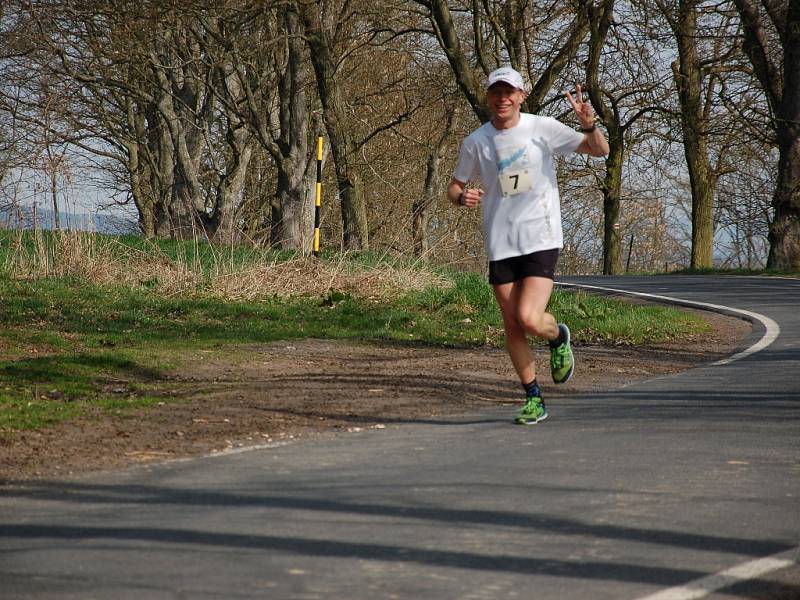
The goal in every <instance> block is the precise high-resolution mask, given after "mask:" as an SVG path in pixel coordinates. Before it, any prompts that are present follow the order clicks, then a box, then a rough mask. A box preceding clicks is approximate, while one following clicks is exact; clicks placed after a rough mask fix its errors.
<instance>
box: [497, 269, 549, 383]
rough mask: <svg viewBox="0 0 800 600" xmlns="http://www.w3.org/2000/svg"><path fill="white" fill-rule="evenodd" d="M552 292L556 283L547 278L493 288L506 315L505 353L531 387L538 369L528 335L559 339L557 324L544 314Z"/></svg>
mask: <svg viewBox="0 0 800 600" xmlns="http://www.w3.org/2000/svg"><path fill="white" fill-rule="evenodd" d="M552 291H553V281H552V280H551V279H548V278H546V277H526V278H525V279H522V280H520V281H515V282H513V283H503V284H499V285H495V286H494V295H495V298H496V299H497V303H498V304H499V305H500V312H501V313H502V315H503V325H504V328H505V333H506V350H507V351H508V354H509V356H510V357H511V362H512V364H513V365H514V369H515V370H516V371H517V375H518V376H519V379H520V381H521V382H522V383H523V384H525V383H530V382H531V381H533V380H534V379H535V377H536V365H535V363H534V357H533V352H532V351H531V348H530V345H529V344H528V339H527V335H532V336H536V337H540V338H542V339H545V340H554V339H556V338H557V337H558V325H557V323H556V320H555V318H554V317H553V315H551V314H550V313H548V312H546V311H545V309H546V308H547V303H548V301H549V300H550V294H551V293H552Z"/></svg>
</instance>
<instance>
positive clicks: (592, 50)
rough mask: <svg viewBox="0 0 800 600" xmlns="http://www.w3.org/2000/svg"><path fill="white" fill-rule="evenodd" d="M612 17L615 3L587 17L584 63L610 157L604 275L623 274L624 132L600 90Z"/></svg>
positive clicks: (605, 197)
mask: <svg viewBox="0 0 800 600" xmlns="http://www.w3.org/2000/svg"><path fill="white" fill-rule="evenodd" d="M613 14H614V0H604V1H603V2H602V3H601V4H599V5H598V6H597V7H592V8H591V12H590V13H589V20H590V22H591V36H590V40H589V60H588V61H587V63H586V81H587V84H588V86H589V89H588V93H589V99H590V100H591V102H592V106H593V107H594V110H595V112H596V113H597V116H598V117H599V119H600V121H602V122H603V123H604V124H605V127H606V129H607V131H608V146H609V153H608V156H607V157H606V176H605V178H604V179H603V185H602V191H603V274H604V275H617V274H619V273H621V272H622V241H621V240H622V232H621V230H620V225H619V220H620V215H621V202H620V196H621V190H622V164H623V161H624V158H625V130H624V128H623V127H622V125H621V124H620V118H619V114H618V112H617V110H616V107H615V106H611V107H609V106H608V104H607V103H606V101H605V100H604V99H603V91H602V89H601V87H600V74H599V72H600V56H601V54H602V51H603V46H604V45H605V42H606V38H607V37H608V31H609V29H610V28H611V20H612V17H613Z"/></svg>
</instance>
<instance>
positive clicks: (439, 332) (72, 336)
mask: <svg viewBox="0 0 800 600" xmlns="http://www.w3.org/2000/svg"><path fill="white" fill-rule="evenodd" d="M9 235H10V234H9V233H8V232H0V240H4V242H3V244H2V245H0V248H4V249H5V252H6V255H5V256H2V255H0V263H3V261H6V263H3V264H7V260H8V258H9V256H8V254H7V252H8V249H9V248H10V244H9V243H7V242H9V240H10V238H9ZM15 239H19V238H15ZM28 241H30V240H27V241H26V242H25V243H28ZM114 244H115V246H114V247H115V248H116V249H119V248H123V247H125V246H127V248H128V250H121V251H120V252H121V254H120V256H119V258H120V260H125V256H126V255H127V254H128V253H130V252H137V253H151V254H150V255H148V256H152V257H153V258H154V265H155V266H154V267H153V274H152V275H153V277H157V276H158V272H159V267H158V263H157V261H156V260H155V259H157V258H159V257H162V258H163V256H164V254H169V255H170V256H173V257H176V260H183V259H181V256H184V257H185V256H187V255H189V254H190V253H192V252H194V254H192V256H193V257H195V259H196V260H198V261H207V263H204V264H207V266H208V268H212V267H213V265H214V264H215V263H214V261H218V260H219V256H220V254H219V251H218V250H216V249H213V248H209V247H207V246H204V245H202V244H194V243H192V242H159V243H158V245H157V248H156V246H154V245H153V244H152V243H151V242H146V241H144V240H142V239H141V238H134V237H131V238H118V239H115V240H114ZM116 251H117V250H115V252H116ZM256 254H260V255H261V258H263V255H264V252H263V251H256V250H248V249H246V248H243V249H233V250H230V257H229V258H230V260H235V261H240V264H242V265H245V264H249V261H251V260H255V258H254V256H255V255H256ZM271 259H274V260H276V261H280V260H281V258H280V256H277V255H274V256H272V257H271ZM284 259H285V260H291V259H292V256H291V255H286V256H285V257H284ZM323 260H324V261H327V262H328V263H330V264H335V265H337V271H335V272H340V271H341V272H345V271H346V272H349V273H352V272H355V273H358V272H360V271H370V272H371V270H376V269H380V275H385V274H386V273H393V272H402V273H403V275H404V277H405V275H406V274H411V275H413V274H414V273H416V272H417V271H420V272H422V271H424V270H425V269H428V270H429V271H430V270H431V268H430V267H427V266H425V265H424V264H421V263H419V262H417V261H415V260H411V259H408V258H403V257H400V258H397V257H391V256H388V255H380V254H370V253H357V254H348V255H344V256H342V255H334V254H328V255H325V257H324V259H323ZM204 268H205V267H204ZM412 279H413V278H412ZM430 279H431V280H432V281H439V282H440V283H437V284H431V285H427V286H425V287H422V288H421V289H417V288H415V287H414V286H410V287H409V289H407V290H405V291H403V290H402V289H401V290H398V291H397V293H396V294H394V295H393V296H386V295H385V294H380V293H372V290H370V289H351V290H350V291H342V290H336V289H327V291H325V292H324V293H321V294H320V293H315V294H307V295H294V296H281V297H279V296H277V295H275V296H268V297H263V298H260V299H258V300H250V301H241V300H240V301H234V300H226V299H224V298H220V297H217V296H204V295H202V294H197V293H194V292H187V293H185V294H176V295H173V296H165V295H163V294H161V293H158V292H157V291H156V290H155V289H151V288H150V287H148V286H147V285H135V284H134V285H121V284H113V283H92V282H91V281H87V280H86V279H85V278H82V277H78V276H73V277H59V278H54V277H51V278H47V277H40V278H31V279H12V278H11V277H10V276H9V273H8V272H4V271H1V270H0V430H18V429H36V428H40V427H44V426H47V425H49V424H52V423H57V422H59V421H62V420H65V419H71V418H75V417H77V416H80V415H85V414H89V413H94V412H97V411H101V412H103V411H105V412H115V413H116V412H120V411H127V410H136V409H138V408H140V407H143V406H148V405H150V404H153V403H155V402H176V401H180V400H179V399H177V398H176V397H175V394H174V393H173V391H174V390H173V389H171V388H170V385H171V384H170V383H169V381H168V374H169V373H170V372H171V371H173V370H175V369H176V368H179V367H183V368H186V367H187V366H191V364H192V362H193V361H195V360H198V357H199V356H200V352H206V353H209V352H210V354H205V358H209V357H214V356H217V357H223V356H224V357H228V358H229V357H231V356H232V355H233V354H235V353H237V352H240V351H242V350H241V349H242V347H243V346H246V345H249V344H258V343H269V342H274V341H279V340H292V339H300V338H309V337H311V338H328V339H356V340H386V341H398V342H404V343H415V344H434V345H449V346H476V345H484V344H489V345H494V346H502V344H503V333H502V319H501V317H500V314H499V311H498V309H497V306H496V303H495V300H494V296H493V293H492V290H491V287H490V286H489V285H488V283H487V282H486V280H485V278H484V276H483V275H479V274H474V273H457V272H449V271H443V270H438V271H437V272H436V277H432V278H430ZM442 279H444V280H445V281H444V283H441V281H442ZM398 280H402V281H405V279H398ZM422 281H425V279H424V278H423V279H422ZM333 283H334V285H335V284H336V283H337V281H333ZM550 310H551V312H553V313H554V314H555V315H556V317H557V318H558V319H559V320H560V321H564V322H566V323H567V324H568V325H569V326H570V329H571V330H572V334H573V339H574V340H575V341H576V342H577V343H582V342H601V343H605V344H637V343H643V342H651V341H664V340H672V339H680V338H681V337H683V336H686V335H689V334H695V333H698V332H701V331H703V330H704V329H705V328H706V327H707V326H706V325H705V323H704V322H703V321H702V320H700V319H698V318H696V317H694V316H692V315H689V314H687V313H682V312H680V311H678V310H674V309H670V308H663V307H643V306H635V305H628V304H625V303H622V302H619V301H616V300H611V299H606V298H602V297H596V296H591V295H587V294H582V293H577V294H575V293H571V292H570V293H563V292H559V291H556V292H554V294H553V297H552V300H551V304H550ZM173 388H174V386H173Z"/></svg>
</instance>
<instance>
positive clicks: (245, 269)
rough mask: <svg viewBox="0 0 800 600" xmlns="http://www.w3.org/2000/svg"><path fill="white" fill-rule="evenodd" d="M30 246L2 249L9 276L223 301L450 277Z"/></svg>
mask: <svg viewBox="0 0 800 600" xmlns="http://www.w3.org/2000/svg"><path fill="white" fill-rule="evenodd" d="M32 241H33V243H32V244H31V243H30V242H29V243H27V244H26V243H24V237H23V234H22V233H20V234H19V235H18V236H17V238H16V240H15V241H14V242H13V246H14V247H13V248H12V252H10V253H9V254H8V257H7V259H6V264H5V265H3V268H4V270H5V272H6V273H7V274H8V275H9V276H10V277H12V278H14V279H38V278H45V277H47V278H64V277H71V278H76V279H81V280H86V281H90V282H93V283H97V284H122V285H127V286H131V287H147V288H149V289H152V290H153V291H155V292H156V293H159V294H162V295H165V296H179V295H180V296H206V297H217V298H223V299H229V300H259V299H265V298H271V297H275V296H277V297H289V296H321V295H324V294H326V293H328V292H329V291H330V290H332V289H334V290H337V291H339V292H343V293H347V294H350V295H352V296H355V297H361V298H381V299H390V298H395V297H397V296H399V295H401V294H403V293H405V292H408V291H412V290H418V289H423V288H426V287H429V286H438V287H447V286H449V285H451V284H450V282H449V281H448V280H447V279H446V278H444V277H442V276H440V275H438V274H436V273H434V272H433V271H431V270H429V269H426V268H424V267H423V266H422V265H417V266H416V267H397V266H393V265H391V264H389V262H388V261H378V263H377V264H376V265H374V266H364V265H358V264H356V263H355V262H354V261H352V260H350V257H349V256H348V255H346V254H345V255H341V256H339V257H338V258H337V259H336V260H324V261H322V260H318V259H315V258H312V257H301V258H294V259H291V260H277V259H276V258H275V257H274V256H271V255H269V254H268V253H258V252H253V253H252V254H251V258H250V259H248V260H247V261H245V262H244V264H242V261H238V262H237V261H233V260H231V259H230V251H229V250H227V249H225V248H212V249H211V250H212V252H211V253H210V256H211V258H210V259H208V260H206V261H204V265H200V264H199V263H198V262H197V261H192V260H190V259H189V258H188V257H187V256H180V255H179V256H178V257H177V258H173V257H170V256H168V255H166V254H165V253H164V252H163V251H162V250H161V249H160V248H159V247H158V246H156V245H155V244H152V245H149V247H148V248H147V249H146V250H139V249H136V248H131V247H130V246H127V245H124V244H123V243H121V242H120V241H119V240H117V239H116V238H113V237H105V236H98V235H96V234H93V233H87V232H74V231H56V232H52V233H49V234H43V233H42V232H34V233H33V234H32Z"/></svg>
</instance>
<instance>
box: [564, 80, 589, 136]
mask: <svg viewBox="0 0 800 600" xmlns="http://www.w3.org/2000/svg"><path fill="white" fill-rule="evenodd" d="M567 102H569V105H570V106H571V107H572V110H574V111H575V114H576V115H578V120H579V121H580V122H581V127H582V128H584V129H589V128H590V127H592V126H593V125H594V108H592V104H591V103H590V102H584V100H583V91H582V90H581V86H580V84H577V85H576V86H575V97H573V96H572V94H571V93H570V92H567Z"/></svg>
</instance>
